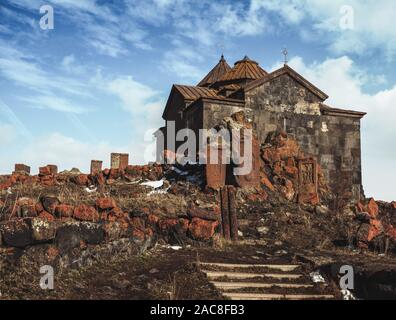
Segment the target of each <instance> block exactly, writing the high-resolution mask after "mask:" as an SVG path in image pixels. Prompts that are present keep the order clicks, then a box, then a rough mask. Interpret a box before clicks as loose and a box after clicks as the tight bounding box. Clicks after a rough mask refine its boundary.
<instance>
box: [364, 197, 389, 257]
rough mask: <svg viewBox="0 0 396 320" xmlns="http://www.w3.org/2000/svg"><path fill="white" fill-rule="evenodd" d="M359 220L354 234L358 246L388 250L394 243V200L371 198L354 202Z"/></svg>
mask: <svg viewBox="0 0 396 320" xmlns="http://www.w3.org/2000/svg"><path fill="white" fill-rule="evenodd" d="M356 218H357V220H358V221H359V222H360V226H359V228H358V231H357V234H356V241H357V245H358V247H360V248H364V249H367V248H369V247H379V248H381V249H382V250H383V251H385V252H386V251H388V249H389V248H391V247H393V246H394V244H395V243H396V227H395V226H396V202H391V203H386V202H383V201H381V202H378V203H377V202H376V201H375V200H374V199H373V198H370V199H367V200H365V201H360V202H358V203H357V204H356Z"/></svg>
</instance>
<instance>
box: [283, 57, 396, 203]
mask: <svg viewBox="0 0 396 320" xmlns="http://www.w3.org/2000/svg"><path fill="white" fill-rule="evenodd" d="M289 65H290V66H291V67H292V68H293V69H295V70H296V71H297V72H299V73H301V74H302V75H303V76H304V77H306V78H307V79H308V80H309V81H311V82H312V83H314V84H315V85H317V86H318V87H319V88H320V89H322V90H323V91H324V92H326V93H327V94H328V95H329V96H330V98H329V99H328V101H326V103H328V104H329V105H331V106H334V107H339V108H343V109H352V110H359V111H365V112H367V115H366V116H365V117H364V118H363V119H362V153H363V185H364V189H365V191H366V195H367V196H374V197H376V198H378V199H382V200H395V199H396V194H395V193H394V186H393V185H394V181H395V180H396V171H395V170H394V163H395V161H396V149H395V148H394V140H395V136H396V126H395V125H394V119H395V118H396V108H395V101H396V86H393V87H392V88H390V89H387V90H381V91H378V92H377V93H374V94H368V93H366V92H365V91H364V89H363V87H364V85H365V84H366V81H367V79H370V76H369V75H367V74H365V73H364V72H362V71H358V70H357V69H356V68H355V66H354V63H353V61H352V60H351V59H350V58H349V57H347V56H343V57H340V58H337V59H327V60H325V61H323V62H320V63H319V62H315V63H313V64H311V65H307V64H305V63H304V61H303V59H302V58H300V57H296V58H293V59H291V61H290V62H289Z"/></svg>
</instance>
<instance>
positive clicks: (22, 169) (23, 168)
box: [14, 163, 30, 175]
mask: <svg viewBox="0 0 396 320" xmlns="http://www.w3.org/2000/svg"><path fill="white" fill-rule="evenodd" d="M14 173H17V174H26V175H29V174H30V167H29V166H27V165H25V164H20V163H17V164H15V171H14Z"/></svg>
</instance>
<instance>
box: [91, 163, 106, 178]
mask: <svg viewBox="0 0 396 320" xmlns="http://www.w3.org/2000/svg"><path fill="white" fill-rule="evenodd" d="M102 165H103V161H100V160H92V161H91V175H92V176H97V175H98V174H100V173H101V172H102Z"/></svg>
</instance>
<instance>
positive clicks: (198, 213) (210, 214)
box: [187, 205, 220, 221]
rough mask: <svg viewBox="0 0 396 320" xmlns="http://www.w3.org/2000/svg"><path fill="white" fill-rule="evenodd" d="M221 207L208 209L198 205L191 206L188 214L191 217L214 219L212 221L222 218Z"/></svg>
mask: <svg viewBox="0 0 396 320" xmlns="http://www.w3.org/2000/svg"><path fill="white" fill-rule="evenodd" d="M219 213H220V209H219V208H218V210H211V209H206V208H201V207H198V206H195V205H193V206H190V208H189V209H188V212H187V214H188V216H189V217H191V218H201V219H205V220H212V221H217V220H220V214H219Z"/></svg>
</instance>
